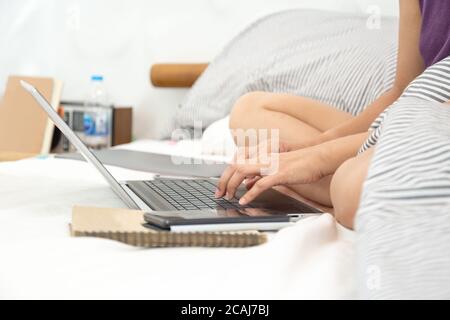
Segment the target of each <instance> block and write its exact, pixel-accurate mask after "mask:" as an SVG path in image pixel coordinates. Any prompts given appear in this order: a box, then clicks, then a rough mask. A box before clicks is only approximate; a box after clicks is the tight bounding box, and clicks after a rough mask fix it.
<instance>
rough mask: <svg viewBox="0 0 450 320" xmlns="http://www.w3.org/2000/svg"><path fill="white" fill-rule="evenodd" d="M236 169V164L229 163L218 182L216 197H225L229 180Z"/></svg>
mask: <svg viewBox="0 0 450 320" xmlns="http://www.w3.org/2000/svg"><path fill="white" fill-rule="evenodd" d="M234 171H235V165H229V166H228V167H227V168H226V169H225V171H224V172H223V173H222V176H221V177H220V179H219V183H218V184H217V190H216V193H215V197H216V198H220V197H223V196H224V195H225V192H226V190H227V185H228V181H229V180H230V179H231V177H232V176H233V174H234Z"/></svg>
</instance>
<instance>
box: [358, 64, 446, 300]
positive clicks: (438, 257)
mask: <svg viewBox="0 0 450 320" xmlns="http://www.w3.org/2000/svg"><path fill="white" fill-rule="evenodd" d="M441 65H442V64H441ZM433 70H435V72H434V75H435V76H438V77H441V76H444V78H445V79H446V81H448V77H447V76H446V75H445V74H446V73H442V69H440V68H433ZM429 74H430V72H429ZM422 79H424V78H422ZM426 79H428V80H429V78H426ZM432 81H433V82H434V79H432ZM414 88H417V87H416V86H414ZM422 89H423V87H422ZM447 89H448V85H447ZM433 92H434V91H433ZM447 93H448V91H447ZM446 95H447V94H446V93H444V96H443V97H446ZM440 96H441V93H439V94H437V96H434V97H433V98H431V96H429V95H428V94H425V95H424V92H423V91H422V90H416V89H414V90H411V91H410V96H409V97H404V98H403V99H401V101H399V102H398V103H397V104H396V106H395V108H391V110H390V111H389V114H388V116H387V117H386V118H385V121H384V122H383V131H382V132H381V136H380V139H379V141H378V143H377V148H376V152H375V154H374V158H373V160H372V162H371V165H370V169H369V172H368V177H367V180H366V182H365V185H364V191H363V194H362V197H361V203H360V208H359V210H358V214H357V218H356V231H357V235H358V239H357V242H356V243H357V260H358V275H359V278H358V279H359V281H358V283H359V295H360V298H363V299H368V298H369V299H450V254H449V253H450V143H449V142H450V106H448V105H446V104H442V103H440V102H435V101H426V100H425V98H426V99H427V100H428V99H429V100H434V99H436V98H438V99H440V98H439V97H440ZM446 99H448V98H446ZM436 100H437V99H436Z"/></svg>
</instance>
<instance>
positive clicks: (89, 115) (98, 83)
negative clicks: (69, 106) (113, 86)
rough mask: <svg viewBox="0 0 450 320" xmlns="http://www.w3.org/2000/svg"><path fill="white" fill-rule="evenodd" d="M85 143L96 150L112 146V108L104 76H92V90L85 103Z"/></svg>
mask: <svg viewBox="0 0 450 320" xmlns="http://www.w3.org/2000/svg"><path fill="white" fill-rule="evenodd" d="M83 120H84V139H83V140H84V141H85V143H86V144H87V145H88V146H89V147H91V148H94V149H102V148H107V147H110V146H111V125H112V123H111V121H112V107H111V106H110V105H109V102H108V96H107V94H106V90H105V87H104V83H103V76H101V75H93V76H91V88H90V91H89V94H88V97H87V99H86V101H85V111H84V118H83Z"/></svg>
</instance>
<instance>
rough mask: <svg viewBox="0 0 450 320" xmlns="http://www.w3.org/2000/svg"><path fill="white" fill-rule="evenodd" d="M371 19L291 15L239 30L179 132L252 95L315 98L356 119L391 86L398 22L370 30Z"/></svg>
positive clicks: (202, 81)
mask: <svg viewBox="0 0 450 320" xmlns="http://www.w3.org/2000/svg"><path fill="white" fill-rule="evenodd" d="M367 18H368V17H367V16H358V15H350V14H342V13H333V12H327V11H317V10H290V11H285V12H281V13H277V14H273V15H270V16H267V17H265V18H262V19H260V20H258V21H256V22H255V23H253V24H252V25H251V26H250V27H248V28H247V29H245V30H244V31H243V32H241V33H240V34H239V35H238V36H237V37H236V38H235V39H234V40H233V41H231V43H230V44H228V45H227V46H226V48H225V49H224V50H223V52H222V53H221V54H220V55H219V56H218V57H217V58H216V59H215V60H214V61H213V62H212V63H211V65H210V66H209V68H208V69H207V70H206V71H205V72H204V73H203V75H202V76H201V77H200V78H199V80H198V81H197V82H196V83H195V85H194V87H193V88H192V89H191V90H190V92H189V93H188V94H187V96H186V98H185V100H184V102H183V103H182V104H181V106H180V109H179V110H178V113H177V116H176V121H177V126H179V127H185V128H186V127H192V126H193V123H194V121H201V122H202V124H203V126H204V127H206V126H208V125H209V124H211V123H212V122H214V121H216V120H218V119H221V118H223V117H225V116H226V115H227V114H228V113H229V112H230V110H231V108H232V106H233V105H234V103H235V102H236V100H237V99H238V98H239V97H240V96H242V95H243V94H245V93H247V92H251V91H268V92H279V93H290V94H294V95H299V96H305V97H309V98H312V99H316V100H319V101H322V102H325V103H328V104H330V105H333V106H336V107H337V108H339V109H340V110H344V111H346V112H349V113H351V114H353V115H356V114H358V113H359V112H361V111H362V109H363V108H364V107H365V106H367V105H368V104H369V103H370V102H371V101H373V100H375V99H376V98H377V97H378V96H379V95H380V94H382V93H383V92H385V91H386V90H388V89H389V88H391V86H392V84H393V81H394V77H395V67H396V55H397V24H398V21H397V19H395V18H385V19H383V20H382V23H381V29H371V28H369V27H368V26H367Z"/></svg>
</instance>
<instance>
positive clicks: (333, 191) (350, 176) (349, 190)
mask: <svg viewBox="0 0 450 320" xmlns="http://www.w3.org/2000/svg"><path fill="white" fill-rule="evenodd" d="M372 152H373V150H368V151H366V152H365V153H363V154H362V155H359V156H357V157H355V158H351V159H349V160H347V161H346V162H344V163H343V164H342V165H341V166H340V167H339V168H338V170H336V172H335V174H334V177H333V179H332V181H331V184H330V197H331V201H332V203H333V208H334V215H335V217H336V220H338V221H339V222H340V223H341V224H342V225H344V226H346V227H347V228H353V224H354V219H355V216H356V212H357V210H358V207H359V201H360V198H361V192H362V187H363V184H364V181H365V179H366V176H367V171H368V168H369V164H370V160H371V158H372Z"/></svg>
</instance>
